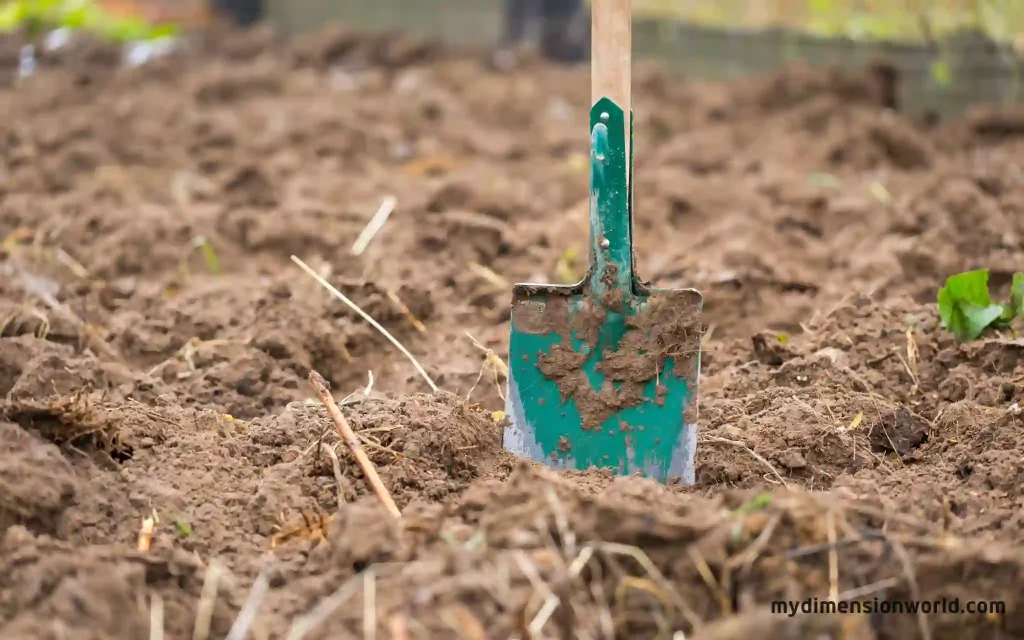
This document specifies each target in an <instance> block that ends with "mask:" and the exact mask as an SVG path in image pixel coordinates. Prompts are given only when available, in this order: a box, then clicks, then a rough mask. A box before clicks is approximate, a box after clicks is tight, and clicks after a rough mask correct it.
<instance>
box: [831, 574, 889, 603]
mask: <svg viewBox="0 0 1024 640" xmlns="http://www.w3.org/2000/svg"><path fill="white" fill-rule="evenodd" d="M899 583H900V579H899V578H886V579H885V580H879V581H878V582H872V583H871V584H866V585H864V586H863V587H857V588H856V589H850V590H849V591H844V592H842V593H840V594H839V595H838V596H837V597H836V602H847V601H850V600H859V599H861V598H863V597H864V596H870V595H872V594H874V593H878V592H879V591H884V590H885V589H888V588H890V587H895V586H896V585H898V584H899Z"/></svg>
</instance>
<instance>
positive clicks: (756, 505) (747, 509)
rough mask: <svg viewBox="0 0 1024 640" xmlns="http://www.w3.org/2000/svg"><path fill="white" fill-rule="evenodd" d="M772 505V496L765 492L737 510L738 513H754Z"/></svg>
mask: <svg viewBox="0 0 1024 640" xmlns="http://www.w3.org/2000/svg"><path fill="white" fill-rule="evenodd" d="M771 503H772V494H770V493H768V492H765V493H760V494H758V495H756V496H754V497H753V498H751V499H750V500H747V501H746V502H744V503H743V504H741V505H740V506H739V508H738V509H736V513H753V512H754V511H760V510H761V509H764V508H765V507H767V506H768V505H770V504H771Z"/></svg>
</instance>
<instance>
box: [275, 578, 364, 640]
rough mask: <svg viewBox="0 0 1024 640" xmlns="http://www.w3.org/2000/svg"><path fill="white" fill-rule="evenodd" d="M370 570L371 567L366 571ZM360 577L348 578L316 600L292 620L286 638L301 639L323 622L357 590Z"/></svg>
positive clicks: (291, 639) (290, 639)
mask: <svg viewBox="0 0 1024 640" xmlns="http://www.w3.org/2000/svg"><path fill="white" fill-rule="evenodd" d="M372 570H373V569H372V567H371V568H370V569H368V570H367V571H372ZM362 578H363V576H362V575H356V576H353V577H352V578H349V579H348V580H347V581H346V582H345V584H343V585H341V587H339V588H338V590H337V591H335V592H334V593H332V594H331V595H329V596H327V597H326V598H324V599H323V600H321V601H320V602H318V603H317V605H316V606H315V607H313V610H312V611H310V612H309V613H307V614H306V615H304V616H302V617H301V618H298V619H296V620H295V621H294V622H292V626H291V629H289V630H288V636H287V637H286V640H302V638H305V637H306V635H307V634H308V633H309V632H310V631H312V630H314V629H316V628H317V627H319V626H320V625H321V624H323V623H324V621H325V620H327V618H328V617H330V615H331V614H332V613H334V612H335V611H336V610H337V609H338V608H340V607H341V605H343V604H345V603H346V602H348V600H349V598H351V597H352V596H354V595H355V593H356V591H358V590H359V586H360V583H361V582H362Z"/></svg>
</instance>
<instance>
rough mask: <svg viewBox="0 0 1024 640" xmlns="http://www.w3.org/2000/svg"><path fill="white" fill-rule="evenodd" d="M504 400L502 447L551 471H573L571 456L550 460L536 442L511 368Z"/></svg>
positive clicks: (534, 432) (573, 464)
mask: <svg viewBox="0 0 1024 640" xmlns="http://www.w3.org/2000/svg"><path fill="white" fill-rule="evenodd" d="M505 398H506V400H505V415H506V416H507V417H508V422H509V424H508V426H507V427H505V431H504V433H502V436H501V444H502V446H503V447H504V448H505V449H506V450H507V451H510V452H512V453H514V454H515V455H517V456H522V457H524V458H529V459H530V460H533V461H535V462H540V463H543V464H545V465H547V466H549V467H551V468H553V469H575V468H576V466H575V463H574V461H573V458H572V456H567V457H565V458H559V459H557V460H552V459H551V458H550V457H548V456H547V455H545V453H544V449H543V448H542V447H541V446H540V444H539V443H538V442H537V436H536V433H537V432H536V430H535V429H534V427H533V425H532V424H531V423H530V422H529V421H528V420H526V418H525V415H526V412H525V411H524V410H523V401H522V398H521V396H520V395H519V385H517V384H516V380H515V376H514V375H513V374H512V369H511V368H509V372H508V389H507V391H506V393H505Z"/></svg>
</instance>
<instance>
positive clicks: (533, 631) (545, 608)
mask: <svg viewBox="0 0 1024 640" xmlns="http://www.w3.org/2000/svg"><path fill="white" fill-rule="evenodd" d="M512 557H513V558H515V561H516V564H517V565H519V570H520V571H522V572H523V575H524V576H526V579H527V580H529V581H530V584H531V585H533V588H534V589H536V590H537V591H540V592H541V594H542V595H543V596H544V603H543V604H542V605H541V607H540V610H539V611H537V613H536V615H534V617H533V620H531V621H530V624H529V625H528V626H527V631H528V632H529V637H531V638H534V637H536V636H537V635H539V634H540V632H541V630H542V629H543V628H544V625H545V624H547V622H548V620H549V619H550V618H551V614H552V613H554V612H555V609H556V608H558V605H559V604H560V600H559V599H558V596H556V595H555V594H554V592H553V591H552V590H551V587H550V586H549V585H548V583H546V582H544V579H543V578H541V577H540V572H539V571H537V566H536V565H535V564H533V562H531V561H530V558H529V556H527V555H526V553H525V552H524V551H523V550H522V549H516V551H515V553H513V554H512Z"/></svg>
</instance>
